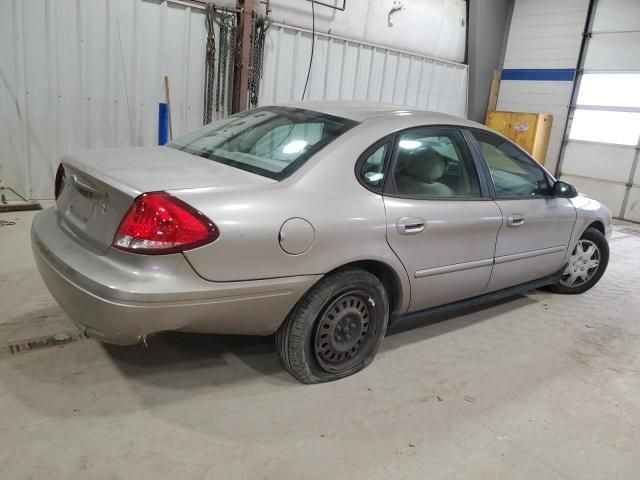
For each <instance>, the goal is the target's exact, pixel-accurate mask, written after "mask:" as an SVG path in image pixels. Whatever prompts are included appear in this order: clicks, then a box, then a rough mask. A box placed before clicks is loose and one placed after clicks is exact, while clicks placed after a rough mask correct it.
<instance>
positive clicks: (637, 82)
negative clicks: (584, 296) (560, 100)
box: [560, 0, 640, 222]
mask: <svg viewBox="0 0 640 480" xmlns="http://www.w3.org/2000/svg"><path fill="white" fill-rule="evenodd" d="M591 16H592V20H591V22H590V30H589V32H590V35H589V36H588V37H587V39H586V42H585V48H584V53H583V60H582V62H581V63H582V68H581V72H580V73H579V76H578V78H577V80H576V95H574V102H573V104H572V105H571V110H570V112H571V114H570V120H569V124H568V125H567V138H566V142H565V147H564V149H563V152H562V156H561V162H562V163H561V166H560V172H561V175H562V178H563V179H565V180H567V181H568V182H571V183H573V184H575V185H576V186H577V187H578V189H579V190H580V191H581V192H584V193H586V194H588V195H590V196H592V197H594V198H596V199H598V200H600V201H601V202H603V203H604V204H606V205H607V206H608V207H609V208H610V209H611V212H612V213H613V216H614V217H618V218H622V219H625V220H632V221H636V222H640V170H639V169H638V156H639V154H640V54H639V52H638V47H637V46H638V44H639V43H640V2H638V1H637V0H597V1H596V2H595V3H594V6H593V12H592V15H591Z"/></svg>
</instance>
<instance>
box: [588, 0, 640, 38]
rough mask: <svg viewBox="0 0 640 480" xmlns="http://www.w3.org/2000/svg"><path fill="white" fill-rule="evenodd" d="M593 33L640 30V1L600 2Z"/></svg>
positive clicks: (613, 0)
mask: <svg viewBox="0 0 640 480" xmlns="http://www.w3.org/2000/svg"><path fill="white" fill-rule="evenodd" d="M597 9H598V10H597V13H598V14H597V15H596V17H595V19H594V21H593V31H595V32H601V31H611V30H616V31H621V30H640V2H639V1H638V0H598V7H597Z"/></svg>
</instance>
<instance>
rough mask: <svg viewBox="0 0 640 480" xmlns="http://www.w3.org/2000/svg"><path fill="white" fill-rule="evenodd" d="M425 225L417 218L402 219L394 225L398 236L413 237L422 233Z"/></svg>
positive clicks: (422, 220)
mask: <svg viewBox="0 0 640 480" xmlns="http://www.w3.org/2000/svg"><path fill="white" fill-rule="evenodd" d="M426 226H427V223H426V222H425V221H424V219H422V218H418V217H403V218H401V219H399V220H398V222H397V223H396V228H397V229H398V233H399V234H400V235H415V234H416V233H422V232H424V229H425V227H426Z"/></svg>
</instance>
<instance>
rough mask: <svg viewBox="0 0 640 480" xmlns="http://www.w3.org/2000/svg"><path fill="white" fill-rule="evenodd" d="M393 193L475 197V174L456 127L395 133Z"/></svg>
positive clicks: (476, 183)
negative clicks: (396, 140) (396, 137)
mask: <svg viewBox="0 0 640 480" xmlns="http://www.w3.org/2000/svg"><path fill="white" fill-rule="evenodd" d="M396 151H397V154H396V155H397V157H396V159H395V162H394V167H393V181H394V182H393V183H394V185H395V189H396V193H397V194H399V195H407V196H412V197H415V196H417V197H441V198H454V197H460V198H477V197H480V196H481V192H480V183H479V181H478V174H477V172H476V168H475V165H474V164H473V159H472V157H471V153H470V152H469V149H468V147H467V144H466V142H465V140H464V137H463V136H462V134H461V133H460V132H459V131H458V130H452V129H435V128H424V129H423V128H421V129H416V130H410V131H407V132H404V133H402V134H401V135H399V136H398V142H397V146H396Z"/></svg>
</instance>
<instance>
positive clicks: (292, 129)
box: [169, 107, 357, 180]
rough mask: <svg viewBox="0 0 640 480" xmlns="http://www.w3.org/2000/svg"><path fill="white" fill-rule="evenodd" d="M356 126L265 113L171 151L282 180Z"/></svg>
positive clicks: (215, 127) (233, 120) (274, 110)
mask: <svg viewBox="0 0 640 480" xmlns="http://www.w3.org/2000/svg"><path fill="white" fill-rule="evenodd" d="M356 125H357V122H354V121H353V120H348V119H346V118H341V117H334V116H333V115H326V114H324V113H319V112H314V111H311V110H304V109H300V108H287V107H263V108H258V109H256V110H250V111H248V112H242V113H238V114H236V115H232V116H230V117H227V118H225V119H224V120H220V121H217V122H214V123H212V124H211V125H207V126H206V127H203V128H201V129H199V130H197V131H195V132H192V133H189V134H187V135H184V136H182V137H180V138H177V139H176V140H175V141H174V142H173V143H171V144H170V145H169V147H171V148H175V149H178V150H182V151H184V152H188V153H192V154H194V155H199V156H201V157H204V158H208V159H210V160H213V161H216V162H220V163H224V164H225V165H231V166H232V167H236V168H240V169H242V170H246V171H248V172H252V173H257V174H259V175H262V176H265V177H269V178H273V179H275V180H282V179H283V178H285V177H287V176H288V175H291V173H293V172H294V171H296V170H297V169H298V168H300V166H301V165H302V164H304V162H306V161H307V160H308V159H309V158H310V157H311V156H312V155H313V154H315V153H317V152H318V151H319V150H320V149H322V148H324V147H325V146H327V145H328V144H329V143H331V142H333V141H334V140H335V139H336V138H338V137H339V136H340V135H342V134H343V133H344V132H346V131H347V130H349V129H351V128H353V127H354V126H356Z"/></svg>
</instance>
